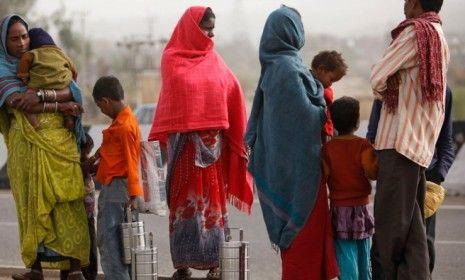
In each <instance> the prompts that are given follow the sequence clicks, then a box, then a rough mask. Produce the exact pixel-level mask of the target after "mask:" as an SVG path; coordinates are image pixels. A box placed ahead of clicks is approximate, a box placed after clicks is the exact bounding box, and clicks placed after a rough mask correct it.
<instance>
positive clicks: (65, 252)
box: [0, 108, 90, 269]
mask: <svg viewBox="0 0 465 280" xmlns="http://www.w3.org/2000/svg"><path fill="white" fill-rule="evenodd" d="M0 111H2V112H1V113H0V129H1V132H2V133H3V135H4V139H5V142H6V144H7V147H8V162H7V168H8V176H9V179H10V185H11V190H12V193H13V196H14V199H15V202H16V210H17V218H18V225H19V235H20V247H21V248H20V249H21V256H22V259H23V262H24V263H25V265H26V266H27V267H31V266H32V264H33V263H34V261H35V260H36V257H37V253H38V248H39V247H45V248H47V249H51V250H53V251H55V252H56V253H58V254H59V255H61V256H64V257H72V258H76V259H78V260H80V261H81V264H82V265H83V266H85V265H87V264H88V262H89V242H90V241H89V233H88V225H87V217H86V213H85V209H84V202H83V199H84V188H83V186H84V183H83V179H82V173H81V169H80V165H79V153H78V149H77V145H76V141H75V137H74V134H73V133H72V132H70V131H68V130H67V129H65V128H64V127H63V117H62V116H61V115H60V114H56V113H42V114H39V115H38V118H39V122H40V128H39V129H37V130H36V129H34V128H33V127H32V126H31V125H30V124H29V122H28V121H27V120H26V118H25V116H24V114H23V113H21V112H19V111H17V110H13V109H8V112H6V111H5V109H4V108H2V109H0ZM42 264H43V265H44V266H45V267H49V268H58V269H66V268H68V267H69V261H59V262H53V263H44V262H43V263H42Z"/></svg>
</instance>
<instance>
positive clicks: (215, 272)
mask: <svg viewBox="0 0 465 280" xmlns="http://www.w3.org/2000/svg"><path fill="white" fill-rule="evenodd" d="M220 276H221V271H220V269H219V268H218V267H216V268H212V269H210V271H209V272H208V273H207V279H208V280H219V279H220Z"/></svg>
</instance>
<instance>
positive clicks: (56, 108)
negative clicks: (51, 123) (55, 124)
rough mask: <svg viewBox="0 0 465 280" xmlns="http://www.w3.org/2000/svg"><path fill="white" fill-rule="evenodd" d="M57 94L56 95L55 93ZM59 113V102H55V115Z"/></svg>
mask: <svg viewBox="0 0 465 280" xmlns="http://www.w3.org/2000/svg"><path fill="white" fill-rule="evenodd" d="M55 94H56V93H55ZM56 112H58V102H55V113H56Z"/></svg>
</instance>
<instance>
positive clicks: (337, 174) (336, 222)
mask: <svg viewBox="0 0 465 280" xmlns="http://www.w3.org/2000/svg"><path fill="white" fill-rule="evenodd" d="M330 110H331V116H332V118H333V124H334V128H335V129H336V131H337V136H335V137H334V138H333V139H332V140H330V141H329V142H328V143H326V144H325V145H324V146H323V175H324V177H325V178H326V181H327V183H328V188H329V198H330V201H331V205H330V208H331V218H332V225H333V232H334V237H335V240H334V245H335V248H336V257H337V262H338V266H339V272H340V276H339V277H340V279H342V280H344V279H367V280H368V279H371V273H370V261H369V260H370V238H371V236H372V235H373V231H374V219H373V216H372V215H371V213H369V212H368V209H367V205H368V202H369V200H368V196H369V195H370V193H371V184H370V181H369V180H375V179H376V175H377V172H378V166H377V159H376V155H375V151H374V149H373V147H372V145H371V143H370V142H369V141H368V140H367V139H365V138H361V137H358V136H355V135H354V132H355V131H356V130H357V129H358V125H359V117H360V113H359V110H360V105H359V102H358V101H357V100H356V99H354V98H352V97H347V96H344V97H342V98H339V99H337V100H336V101H334V102H333V105H332V106H331V109H330Z"/></svg>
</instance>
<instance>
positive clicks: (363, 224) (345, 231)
mask: <svg viewBox="0 0 465 280" xmlns="http://www.w3.org/2000/svg"><path fill="white" fill-rule="evenodd" d="M331 217H332V224H333V230H334V236H335V238H339V239H345V240H362V239H366V238H370V237H371V236H373V233H374V229H375V223H374V218H373V216H372V215H371V213H370V212H369V211H368V207H367V206H366V205H360V206H353V207H333V208H332V209H331Z"/></svg>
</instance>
